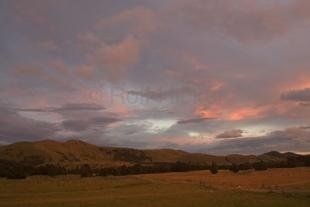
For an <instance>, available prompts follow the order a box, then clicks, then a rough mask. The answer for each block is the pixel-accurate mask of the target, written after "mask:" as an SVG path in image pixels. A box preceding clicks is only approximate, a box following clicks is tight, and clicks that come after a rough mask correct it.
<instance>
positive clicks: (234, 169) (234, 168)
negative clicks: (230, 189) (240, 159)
mask: <svg viewBox="0 0 310 207" xmlns="http://www.w3.org/2000/svg"><path fill="white" fill-rule="evenodd" d="M229 170H230V171H232V172H234V173H238V172H239V170H240V169H239V165H236V164H232V165H231V166H230V167H229Z"/></svg>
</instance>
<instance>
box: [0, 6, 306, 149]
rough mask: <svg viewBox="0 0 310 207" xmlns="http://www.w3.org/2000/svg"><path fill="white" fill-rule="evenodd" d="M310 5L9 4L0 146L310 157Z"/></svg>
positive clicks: (1, 11) (2, 53)
mask: <svg viewBox="0 0 310 207" xmlns="http://www.w3.org/2000/svg"><path fill="white" fill-rule="evenodd" d="M309 36H310V1H309V0H268V1H267V0H251V1H249V0H235V1H227V0H192V1H187V0H156V1H154V0H123V1H116V0H88V1H84V0H44V1H41V0H24V1H18V0H0V74H1V75H0V144H9V143H13V142H17V141H36V140H42V139H55V140H59V141H64V140H68V139H81V140H84V141H87V142H90V143H93V144H97V145H102V146H122V147H133V148H142V149H149V148H173V149H182V150H186V151H189V152H201V153H210V154H233V153H239V154H259V153H263V152H267V151H271V150H278V151H293V152H299V153H307V152H310V47H309V46H310V38H309Z"/></svg>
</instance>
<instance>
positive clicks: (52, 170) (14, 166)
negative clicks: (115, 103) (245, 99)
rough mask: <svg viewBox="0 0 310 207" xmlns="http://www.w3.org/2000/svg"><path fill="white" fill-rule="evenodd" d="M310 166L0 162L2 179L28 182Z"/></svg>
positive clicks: (295, 162) (301, 161)
mask: <svg viewBox="0 0 310 207" xmlns="http://www.w3.org/2000/svg"><path fill="white" fill-rule="evenodd" d="M302 166H308V167H309V166H310V156H303V157H299V158H288V159H287V160H286V161H283V162H272V161H269V162H264V161H259V162H254V163H242V164H231V165H219V164H217V163H215V162H212V164H192V163H185V162H175V163H148V164H145V163H144V164H143V163H141V164H133V165H129V166H128V165H123V166H120V167H108V168H92V167H91V166H90V165H88V164H83V165H81V166H78V167H76V168H73V169H66V168H64V167H63V166H60V165H58V164H45V165H40V166H32V165H29V164H28V165H27V164H23V163H18V162H14V161H9V160H0V177H6V178H8V179H24V178H26V177H27V176H32V175H48V176H57V175H66V174H76V175H80V176H81V177H90V176H122V175H133V174H148V173H165V172H188V171H197V170H210V172H211V173H212V174H216V173H218V171H219V170H230V171H232V172H234V173H238V172H239V171H242V170H250V169H254V170H257V171H259V170H267V169H268V168H291V167H302Z"/></svg>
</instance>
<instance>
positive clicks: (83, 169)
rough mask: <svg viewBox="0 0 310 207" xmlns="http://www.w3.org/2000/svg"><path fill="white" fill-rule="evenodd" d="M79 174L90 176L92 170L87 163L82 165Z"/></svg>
mask: <svg viewBox="0 0 310 207" xmlns="http://www.w3.org/2000/svg"><path fill="white" fill-rule="evenodd" d="M80 175H81V177H91V176H92V175H93V173H92V170H91V168H90V167H89V165H87V164H85V165H82V167H81V168H80Z"/></svg>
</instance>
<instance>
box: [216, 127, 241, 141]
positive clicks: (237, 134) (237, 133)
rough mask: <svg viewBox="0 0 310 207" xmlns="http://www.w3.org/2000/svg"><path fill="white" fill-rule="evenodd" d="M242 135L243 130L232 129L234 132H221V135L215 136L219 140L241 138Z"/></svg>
mask: <svg viewBox="0 0 310 207" xmlns="http://www.w3.org/2000/svg"><path fill="white" fill-rule="evenodd" d="M242 134H243V130H241V129H234V130H230V131H226V132H223V133H221V134H219V135H217V136H216V138H220V139H226V138H238V137H242V136H243V135H242Z"/></svg>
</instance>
